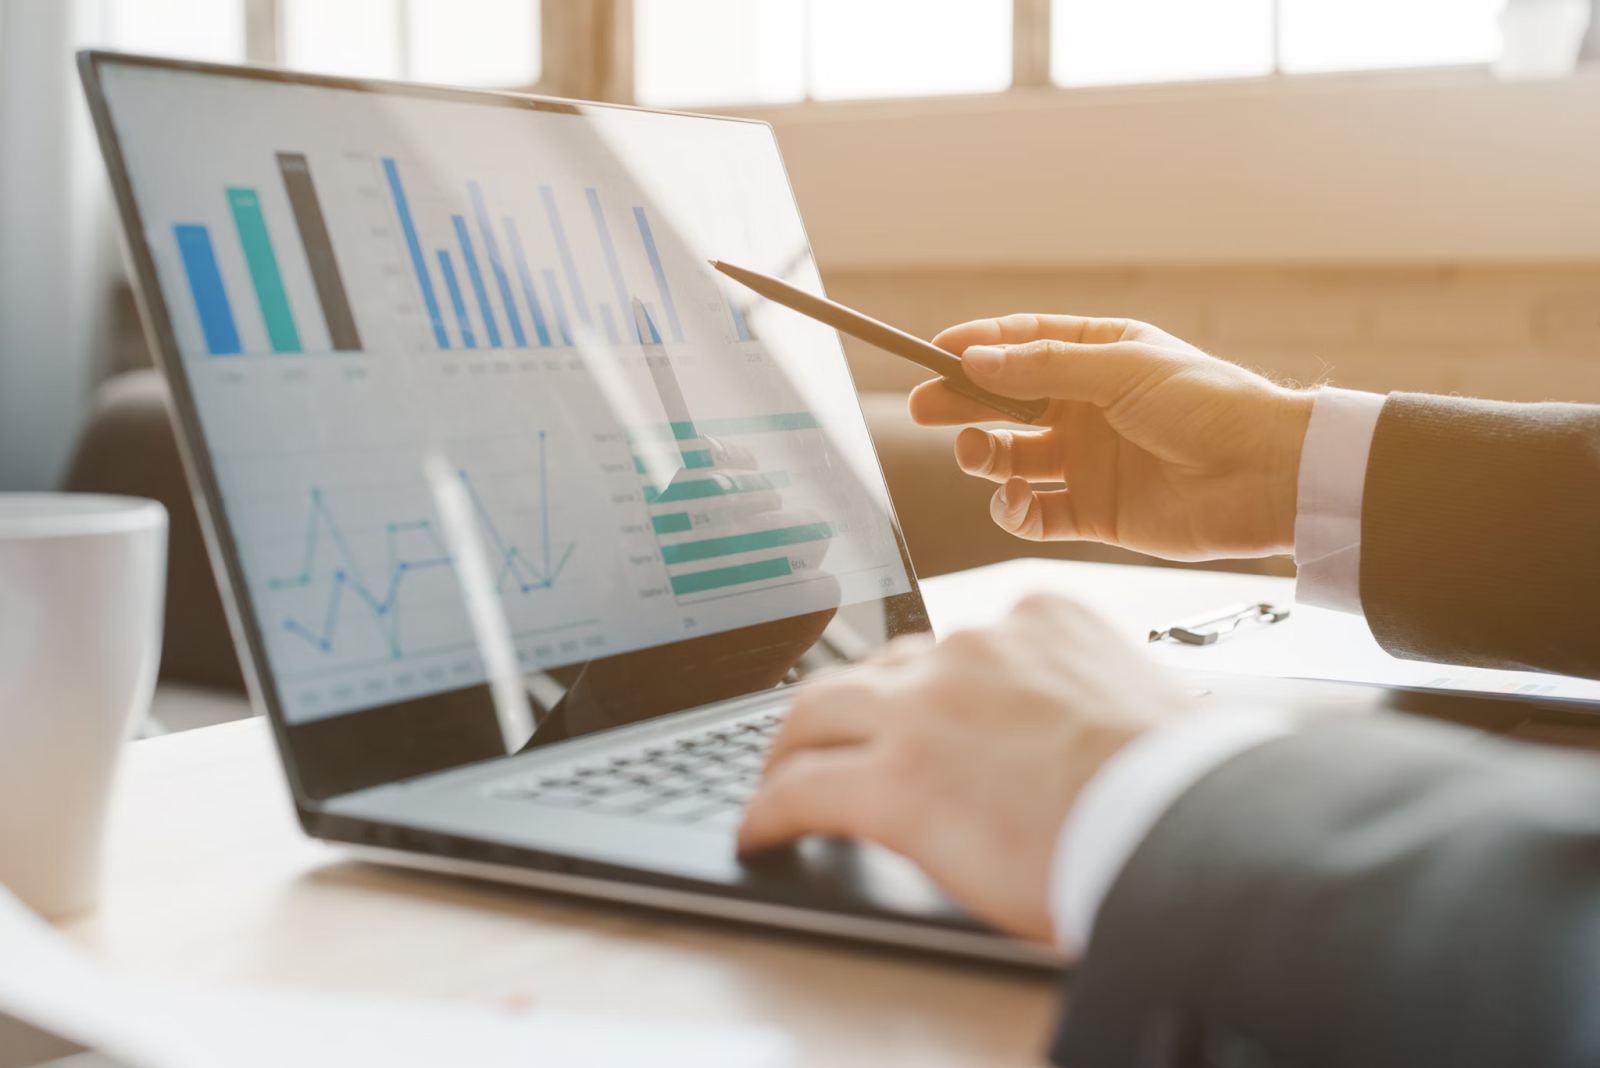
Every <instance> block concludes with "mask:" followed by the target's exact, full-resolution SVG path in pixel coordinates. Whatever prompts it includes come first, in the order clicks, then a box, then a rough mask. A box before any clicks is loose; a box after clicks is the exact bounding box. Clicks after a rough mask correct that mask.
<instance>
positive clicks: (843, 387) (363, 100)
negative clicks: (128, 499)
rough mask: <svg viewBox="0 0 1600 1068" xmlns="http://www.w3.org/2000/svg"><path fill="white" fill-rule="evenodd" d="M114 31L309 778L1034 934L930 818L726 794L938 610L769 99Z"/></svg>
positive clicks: (154, 319)
mask: <svg viewBox="0 0 1600 1068" xmlns="http://www.w3.org/2000/svg"><path fill="white" fill-rule="evenodd" d="M79 59H80V69H81V74H82V77H83V81H84V84H85V87H86V90H87V95H88V99H89V103H90V108H91V111H92V113H93V117H94V121H95V125H96V128H97V132H98V135H99V139H100V144H101V147H102V149H103V152H104V155H105V159H106V163H107V166H108V169H109V172H110V176H111V180H112V184H113V187H114V191H115V196H116V201H117V206H118V209H119V212H120V216H121V221H122V228H123V233H124V236H125V238H126V246H127V249H126V250H127V253H128V259H129V262H130V263H131V265H132V271H133V275H134V282H135V288H136V293H137V297H138V299H139V303H140V309H141V313H142V316H143V320H144V324H145V327H146V331H147V334H148V338H149V342H150V347H151V349H152V350H153V352H154V353H155V356H156V358H157V359H158V361H159V363H160V366H161V368H162V369H163V371H164V372H165V375H166V378H167V380H168V382H169V384H170V387H171V391H172V396H173V401H174V406H175V417H176V422H177V424H178V427H179V437H180V439H181V445H182V451H183V454H184V460H185V464H186V466H187V469H188V474H189V476H190V480H191V485H192V487H193V489H194V492H195V496H196V499H197V506H198V511H199V514H200V517H201V520H202V526H203V527H204V529H205V532H206V536H207V540H208V546H209V551H210V555H211V558H212V563H213V566H214V568H215V570H216V573H217V577H218V583H219V586H220V587H221V589H222V591H223V595H224V600H225V602H226V606H227V610H228V616H229V621H230V625H231V627H232V630H233V634H234V637H235V640H236V643H237V647H238V650H239V656H240V660H241V662H242V664H243V667H244V671H245V675H246V678H247V680H248V684H249V688H250V691H251V696H252V699H253V700H254V702H255V703H256V704H257V707H258V708H260V709H261V710H263V711H264V712H265V714H266V715H267V716H268V717H269V718H270V721H271V724H272V728H273V730H274V732H275V736H276V740H277V743H278V750H279V753H280V754H281V757H282V762H283V766H284V770H285V772H286V774H287V777H288V781H289V785H290V787H291V789H292V792H293V797H294V802H295V805H296V807H297V810H298V813H299V817H300V821H301V823H302V826H303V827H304V829H305V830H306V832H307V833H308V834H310V835H313V836H315V837H317V838H321V839H325V840H328V841H331V842H337V843H343V844H345V845H347V846H348V847H350V848H351V849H353V850H355V851H357V852H359V853H360V854H362V855H363V856H366V857H369V858H373V859H378V860H382V861H384V862H387V863H392V864H401V865H408V866H411V867H416V868H423V869H429V870H433V871H440V872H451V873H459V874H465V875H471V876H479V877H484V878H489V879H495V880H501V881H505V882H511V883H517V884H522V885H526V886H530V887H537V888H542V889H547V890H553V891H561V892H565V893H569V894H576V895H581V896H585V897H592V898H601V899H608V900H612V901H619V902H628V903H633V904H639V905H646V906H653V907H657V908H664V909H671V910H679V911H683V912H689V913H699V914H706V915H712V916H716V917H721V918H724V919H730V918H731V919H734V920H747V921H751V922H755V923H760V924H766V925H776V926H782V927H788V928H795V929H800V930H805V931H812V932H822V933H826V934H831V935H838V936H843V937H847V938H856V939H865V940H869V941H876V942H884V943H892V944H898V945H905V946H914V947H920V948H925V949H932V950H938V951H945V952H952V953H958V954H964V955H971V956H978V957H987V958H993V959H999V960H1007V961H1020V962H1029V963H1038V962H1041V961H1046V960H1048V955H1047V954H1045V953H1043V952H1042V951H1041V950H1039V949H1037V948H1036V947H1032V946H1027V945H1023V944H1021V943H1019V942H1016V941H1013V940H1011V939H1008V938H1005V937H1002V936H999V935H997V934H995V933H994V932H992V931H990V930H989V929H987V928H986V927H984V926H983V925H982V924H979V923H977V922H976V921H974V920H973V919H972V918H971V917H969V916H967V915H966V914H965V913H963V912H962V911H961V910H960V909H958V908H956V907H954V906H953V905H952V904H951V903H950V902H949V901H948V900H946V899H945V898H944V896H943V895H941V894H940V893H939V892H938V891H937V890H936V889H935V888H934V887H933V886H932V885H931V884H930V883H929V882H928V881H927V880H926V879H925V878H924V877H923V876H922V875H921V874H920V873H919V872H918V871H917V869H916V868H915V867H914V866H912V865H911V864H910V863H909V862H908V861H906V860H904V859H903V858H901V857H898V856H896V855H893V854H891V853H888V852H887V851H884V850H881V849H877V848H874V847H870V846H864V845H860V844H854V843H847V842H840V841H833V840H823V839H817V840H809V841H806V842H804V843H802V844H800V845H799V846H798V847H797V848H795V849H792V850H784V851H779V852H778V853H777V854H775V855H773V856H770V857H767V858H764V859H763V860H760V861H753V862H752V861H743V860H741V859H740V858H739V857H738V856H737V855H736V852H735V848H734V835H735V831H736V829H737V827H738V824H739V821H740V816H741V811H742V807H743V805H744V803H745V802H746V800H747V799H748V798H749V797H750V796H751V794H752V792H753V790H754V788H755V786H756V784H757V782H758V780H759V776H760V772H761V768H762V764H763V759H764V753H765V750H766V747H767V745H768V743H769V741H770V739H771V738H772V736H773V734H774V732H775V731H776V729H777V728H778V726H779V725H780V723H781V722H782V718H783V715H784V710H785V708H786V707H787V704H788V699H789V696H790V693H791V691H792V689H793V688H794V687H796V686H803V685H805V682H806V680H807V679H808V678H809V677H811V676H814V675H816V674H818V673H821V672H828V671H835V670H839V669H842V668H847V666H848V665H849V664H850V663H852V662H853V661H856V660H859V659H860V658H861V657H863V656H866V655H868V654H870V653H871V652H872V651H873V650H874V649H877V648H879V647H881V646H882V645H883V644H884V643H885V642H888V641H889V640H891V639H893V638H895V637H897V636H899V635H905V634H914V633H918V632H923V631H926V630H928V617H927V613H926V611H925V610H924V606H923V602H922V598H921V595H920V593H919V591H918V586H917V579H916V575H915V573H914V571H913V570H912V566H911V562H910V560H909V558H908V556H907V553H906V547H905V542H904V540H903V538H902V537H901V534H900V530H899V527H898V525H897V523H896V520H895V516H894V511H893V508H892V507H891V504H890V500H889V494H888V491H887V489H886V487H885V484H884V480H883V475H882V472H881V470H880V468H879V465H878V461H877V458H876V455H875V453H874V451H873V446H872V443H871V440H870V438H869V436H868V432H867V427H866V423H865V421H864V419H863V417H862V414H861V409H860V406H859V403H858V400H857V396H856V391H855V389H854V387H853V385H852V382H851V378H850V374H849V370H848V368H847V366H846V362H845V358H844V353H843V350H842V348H841V346H840V341H839V337H838V335H837V334H836V333H835V332H834V331H833V330H831V329H829V328H826V327H823V326H821V325H819V324H817V323H814V322H812V321H811V320H808V319H805V318H803V317H801V316H799V315H796V314H794V313H792V312H789V311H787V310H785V309H782V308H779V307H776V306H772V305H769V304H765V303H761V302H758V301H754V300H752V299H751V298H750V295H749V294H746V293H742V292H737V291H735V289H736V287H732V286H731V283H726V282H725V280H722V279H720V277H719V276H718V275H717V274H716V273H715V272H713V271H712V269H711V268H710V266H709V263H708V260H710V259H713V258H717V259H724V260H729V261H732V262H736V263H740V264H743V265H747V266H750V267H752V268H754V269H756V270H760V271H763V272H766V273H769V274H773V275H777V276H779V277H782V278H785V279H787V280H788V281H790V282H792V283H794V284H796V285H800V286H803V287H805V288H807V289H810V290H813V291H816V292H821V282H820V278H819V276H818V273H817V267H816V264H815V262H814V261H813V258H812V254H811V250H810V246H809V244H808V241H807V238H806V233H805V229H804V227H803V225H802V223H801V219H800V214H799V211H798V210H797V208H796V206H795V201H794V197H793V194H792V192H791V190H790V187H789V181H788V178H787V175H786V173H785V170H784V165H783V160H782V158H781V156H780V155H779V151H778V146H777V143H776V141H775V139H774V135H773V131H772V129H771V128H770V127H769V126H768V125H766V124H765V123H760V122H751V121H745V120H740V119H730V118H715V117H705V116H695V115H686V114H677V113H669V112H661V111H649V110H643V109H638V108H629V107H619V106H603V105H597V104H588V103H575V102H570V101H562V100H552V99H542V98H536V97H530V96H517V95H508V94H502V93H491V92H475V91H465V90H459V89H447V88H435V87H425V86H418V85H410V84H398V83H391V82H378V81H365V80H351V79H346V78H334V77H322V76H316V75H309V74H296V73H288V72H284V71H279V70H263V69H252V68H242V67H228V66H218V65H209V64H201V63H190V62H180V61H171V60H165V59H156V58H147V57H135V56H128V55H119V54H113V53H107V52H86V53H83V54H82V55H81V56H80V57H79Z"/></svg>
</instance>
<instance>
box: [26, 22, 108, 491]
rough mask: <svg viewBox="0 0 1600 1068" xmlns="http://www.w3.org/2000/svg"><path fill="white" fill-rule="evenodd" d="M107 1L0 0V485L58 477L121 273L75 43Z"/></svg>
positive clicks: (29, 484)
mask: <svg viewBox="0 0 1600 1068" xmlns="http://www.w3.org/2000/svg"><path fill="white" fill-rule="evenodd" d="M102 8H103V0H0V491H5V490H25V489H48V488H52V487H53V486H54V485H55V484H56V482H57V479H58V478H59V477H60V474H61V471H62V467H63V465H64V464H65V463H66V461H67V458H68V456H69V454H70V452H71V449H72V444H73V441H74V439H75V436H76V434H77V431H78V428H79V425H80V424H81V422H82V419H83V417H84V414H85V413H86V411H87V408H88V403H89V398H90V391H91V390H92V388H93V386H94V382H95V379H96V377H97V374H96V370H97V362H98V360H99V358H100V357H99V354H100V353H101V352H103V351H104V350H105V347H106V346H105V341H106V322H107V310H108V297H109V295H110V292H111V288H112V282H113V280H114V279H115V278H116V276H117V272H118V271H119V270H120V268H119V259H118V257H117V255H116V250H115V245H114V243H113V238H112V234H113V233H114V231H113V230H112V229H111V227H110V225H109V222H110V217H109V209H110V204H109V196H108V193H107V191H106V190H107V187H106V181H105V169H104V165H103V164H102V163H101V160H100V155H99V150H98V148H97V147H96V145H95V142H94V137H93V133H92V131H91V129H90V126H89V120H88V114H87V111H86V109H85V107H84V105H83V93H82V90H81V88H80V87H79V84H78V76H77V70H76V68H75V66H74V63H73V52H74V51H75V49H77V48H79V47H83V46H85V45H87V44H90V43H93V42H94V41H95V40H97V39H98V38H99V36H100V33H101V28H102V23H103V17H102Z"/></svg>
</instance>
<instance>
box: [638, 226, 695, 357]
mask: <svg viewBox="0 0 1600 1068" xmlns="http://www.w3.org/2000/svg"><path fill="white" fill-rule="evenodd" d="M633 221H634V222H636V223H638V224H639V236H640V237H642V238H644V254H645V255H646V256H648V257H650V273H651V274H653V275H655V276H656V288H657V289H659V290H661V304H662V306H663V307H665V308H666V309H667V325H668V326H669V327H671V328H672V340H674V341H682V340H683V324H682V323H680V322H678V306H677V305H676V304H674V303H673V302H672V290H670V289H668V288H667V272H666V271H664V270H662V269H661V257H660V256H659V255H658V254H657V253H656V239H655V236H654V235H653V234H651V233H650V220H649V219H647V218H645V215H644V209H643V208H634V209H633Z"/></svg>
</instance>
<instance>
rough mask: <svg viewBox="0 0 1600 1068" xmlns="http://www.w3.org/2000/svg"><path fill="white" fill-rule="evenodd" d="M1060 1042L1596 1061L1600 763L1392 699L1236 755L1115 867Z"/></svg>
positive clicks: (1234, 1061)
mask: <svg viewBox="0 0 1600 1068" xmlns="http://www.w3.org/2000/svg"><path fill="white" fill-rule="evenodd" d="M1053 1057H1054V1060H1055V1061H1056V1063H1057V1064H1060V1065H1070V1066H1073V1068H1078V1066H1082V1068H1091V1066H1092V1068H1115V1066H1122V1065H1128V1066H1140V1068H1156V1066H1162V1065H1172V1066H1178V1065H1216V1066H1228V1068H1255V1066H1260V1068H1266V1066H1269V1065H1270V1066H1289V1065H1317V1066H1330V1068H1342V1066H1350V1068H1388V1066H1394V1068H1418V1066H1424V1065H1448V1066H1451V1068H1538V1066H1566V1065H1572V1066H1578V1065H1584V1066H1589V1068H1593V1066H1594V1065H1600V762H1596V761H1594V760H1593V759H1592V758H1589V757H1579V756H1574V755H1570V754H1565V753H1558V752H1555V751H1553V750H1542V749H1535V748H1533V747H1523V746H1516V745H1512V744H1510V743H1505V742H1500V741H1495V740H1492V739H1490V738H1487V737H1485V736H1483V735H1480V734H1476V733H1474V732H1469V731H1466V730H1462V729H1460V728H1454V727H1444V726H1439V725H1435V724H1428V723H1423V722H1407V721H1401V720H1399V719H1398V718H1390V717H1383V718H1381V719H1377V720H1368V721H1343V722H1337V723H1324V724H1322V725H1319V726H1316V727H1312V728H1310V729H1307V730H1305V731H1302V732H1301V733H1299V734H1297V735H1294V736H1292V737H1289V738H1286V739H1283V740H1280V741H1275V742H1271V743H1268V744H1266V745H1264V746H1261V747H1258V748H1256V749H1253V750H1250V751H1248V752H1246V753H1244V754H1242V755H1240V756H1238V757H1236V758H1234V759H1233V760H1231V761H1229V762H1228V763H1226V764H1224V765H1223V766H1222V767H1221V768H1219V769H1217V770H1216V771H1214V772H1212V773H1211V774H1210V775H1208V776H1207V777H1206V778H1205V779H1203V780H1201V782H1200V783H1199V784H1197V785H1196V786H1195V787H1194V788H1192V789H1191V790H1190V791H1189V792H1188V793H1187V794H1185V795H1184V796H1183V797H1182V798H1181V799H1180V800H1179V801H1178V802H1177V804H1175V805H1174V806H1173V808H1171V809H1170V810H1169V811H1168V812H1167V813H1166V814H1165V815H1164V816H1163V818H1162V819H1161V820H1160V821H1159V823H1158V824H1157V825H1156V827H1155V829H1154V830H1153V831H1152V833H1151V834H1150V835H1149V836H1148V837H1147V838H1146V840H1145V841H1144V842H1143V843H1142V844H1141V846H1140V848H1139V849H1138V850H1137V851H1136V852H1135V854H1134V856H1133V857H1132V859H1131V860H1130V861H1129V863H1128V865H1127V867H1126V868H1125V869H1124V871H1123V872H1122V874H1121V876H1120V877H1119V878H1118V880H1117V883H1116V885H1115V886H1114V887H1113V889H1112V891H1111V893H1110V894H1109V895H1108V897H1107V899H1106V902H1105V904H1104V905H1103V907H1102V910H1101V913H1100V916H1099V919H1098V921H1097V923H1096V926H1095V931H1094V936H1093V941H1092V944H1091V945H1090V947H1089V952H1088V954H1087V957H1086V960H1085V963H1084V966H1083V968H1082V969H1081V970H1080V972H1079V974H1078V976H1077V978H1076V980H1075V982H1074V984H1073V986H1072V989H1071V991H1070V993H1069V998H1068V1010H1067V1017H1066V1020H1065V1022H1064V1026H1063V1028H1062V1030H1061V1032H1060V1034H1059V1036H1058V1039H1057V1042H1056V1044H1055V1047H1054V1049H1053Z"/></svg>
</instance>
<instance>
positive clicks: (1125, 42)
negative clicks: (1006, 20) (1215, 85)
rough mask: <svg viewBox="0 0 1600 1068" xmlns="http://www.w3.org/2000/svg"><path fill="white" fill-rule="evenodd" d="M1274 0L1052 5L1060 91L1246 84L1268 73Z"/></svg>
mask: <svg viewBox="0 0 1600 1068" xmlns="http://www.w3.org/2000/svg"><path fill="white" fill-rule="evenodd" d="M1272 67H1273V61H1272V0H1207V2H1204V3H1202V2H1200V0H1053V2H1052V4H1051V8H1050V76H1051V78H1052V79H1054V81H1055V82H1056V84H1057V85H1118V84H1123V83H1128V82H1171V81H1189V80H1192V79H1198V78H1243V77H1254V76H1256V75H1261V74H1270V73H1271V72H1272Z"/></svg>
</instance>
